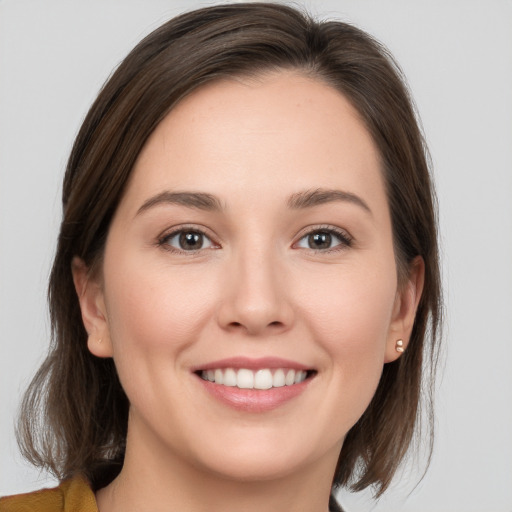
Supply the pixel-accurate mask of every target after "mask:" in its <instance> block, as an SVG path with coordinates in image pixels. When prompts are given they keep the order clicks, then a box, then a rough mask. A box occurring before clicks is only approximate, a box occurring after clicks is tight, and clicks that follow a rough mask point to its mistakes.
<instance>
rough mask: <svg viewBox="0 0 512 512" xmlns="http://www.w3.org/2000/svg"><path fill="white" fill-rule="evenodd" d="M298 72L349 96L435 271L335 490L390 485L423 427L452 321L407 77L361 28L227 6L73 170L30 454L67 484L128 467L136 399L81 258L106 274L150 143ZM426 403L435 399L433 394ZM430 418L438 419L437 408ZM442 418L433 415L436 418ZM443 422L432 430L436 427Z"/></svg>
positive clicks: (126, 75) (119, 100)
mask: <svg viewBox="0 0 512 512" xmlns="http://www.w3.org/2000/svg"><path fill="white" fill-rule="evenodd" d="M280 69H296V70H298V71H300V72H302V73H304V74H307V75H308V76H311V77H314V78H316V79H318V80H322V81H324V82H325V83H327V84H329V85H331V86H332V87H334V88H335V89H337V90H338V91H340V92H341V93H342V94H343V95H344V96H345V97H346V98H348V99H349V101H351V102H352V104H353V105H354V107H355V108H356V109H357V110H358V112H359V114H360V116H361V118H362V119H363V121H364V123H365V124H366V127H367V129H368V130H369V132H370V133H371V135H372V137H373V139H374V141H375V144H376V145H377V147H378V149H379V152H380V156H381V161H382V170H383V174H384V176H385V180H386V186H387V195H388V200H389V207H390V212H391V218H392V224H393V236H394V245H395V252H396V261H397V268H398V274H399V279H400V280H401V282H403V280H404V278H405V277H406V276H407V272H408V268H409V264H410V262H411V261H412V260H413V258H415V257H416V256H418V255H420V256H421V257H422V258H423V259H424V261H425V286H424V290H423V295H422V297H421V301H420V303H419V307H418V310H417V315H416V319H415V324H414V328H413V332H412V336H411V339H410V342H409V345H408V347H407V350H406V351H405V353H404V354H403V356H402V357H400V358H399V359H398V360H397V361H395V362H393V363H389V364H386V365H385V367H384V370H383V374H382V377H381V380H380V383H379V386H378V389H377V392H376V394H375V396H374V398H373V400H372V402H371V404H370V405H369V407H368V409H367V410H366V411H365V413H364V414H363V416H362V417H361V418H360V419H359V421H358V422H357V424H356V425H355V426H354V427H353V428H352V429H351V430H350V431H349V433H348V435H347V437H346V439H345V442H344V444H343V448H342V451H341V454H340V457H339V462H338V466H337V469H336V474H335V477H334V485H350V484H351V485H352V488H353V489H355V490H360V489H363V488H365V487H367V486H370V485H374V484H375V485H376V486H377V494H380V493H382V492H383V491H384V490H385V489H386V487H387V486H388V485H389V483H390V480H391V478H392V476H393V474H394V473H395V471H396V469H397V467H398V465H399V464H400V462H401V461H402V459H403V457H404V455H405V453H406V451H407V449H408V447H409V446H410V444H411V441H412V439H413V437H414V432H415V430H416V427H417V426H418V424H419V422H418V418H419V415H420V410H421V409H420V407H419V404H420V398H421V395H422V371H426V374H427V384H428V382H432V380H429V379H428V378H431V377H433V371H434V370H435V366H436V359H437V349H436V347H437V343H438V342H437V340H438V336H437V335H438V331H439V325H440V320H441V294H440V277H439V262H438V248H437V228H436V218H435V211H436V210H435V196H434V191H433V186H432V183H431V180H430V176H429V166H428V157H427V150H426V146H425V143H424V140H423V137H422V135H421V132H420V130H419V128H418V123H417V120H416V116H415V112H414V109H413V106H412V102H411V100H410V98H409V95H408V91H407V88H406V86H405V85H404V79H403V76H402V74H401V71H400V69H399V68H398V66H397V65H396V63H395V62H394V60H393V58H392V57H391V56H390V55H389V53H388V52H387V51H386V50H385V49H384V48H383V47H382V46H381V45H380V44H379V43H378V42H376V41H375V40H374V39H372V38H371V37H370V36H369V35H367V34H365V33H364V32H362V31H361V30H359V29H357V28H355V27H353V26H351V25H348V24H345V23H342V22H337V21H327V22H316V21H314V20H313V19H311V18H310V17H309V16H307V15H304V14H302V13H300V12H298V11H297V10H295V9H293V8H291V7H288V6H284V5H279V4H265V3H247V4H235V5H220V6H215V7H210V8H205V9H200V10H197V11H193V12H190V13H186V14H183V15H181V16H179V17H177V18H174V19H172V20H171V21H169V22H167V23H165V24H164V25H163V26H161V27H160V28H158V29H157V30H155V31H154V32H153V33H151V34H150V35H149V36H147V37H146V38H145V39H144V40H143V41H141V42H140V43H139V44H138V45H137V46H136V48H135V49H134V50H133V51H132V52H131V53H130V54H129V55H128V56H127V57H126V59H125V60H124V61H123V62H122V63H121V64H120V66H119V67H118V69H117V70H116V71H115V72H114V74H113V75H112V77H111V78H110V79H109V80H108V81H107V82H106V84H105V85H104V87H103V89H102V90H101V92H100V94H99V96H98V98H97V99H96V101H95V102H94V104H93V106H92V107H91V109H90V111H89V113H88V115H87V117H86V118H85V121H84V123H83V125H82V127H81V130H80V132H79V134H78V136H77V138H76V141H75V144H74V146H73V150H72V153H71V156H70V158H69V162H68V165H67V169H66V174H65V178H64V187H63V209H64V213H63V221H62V225H61V231H60V236H59V241H58V247H57V253H56V256H55V261H54V265H53V269H52V273H51V278H50V285H49V303H50V314H51V322H52V328H53V331H52V334H53V337H52V344H51V347H50V352H49V355H48V358H47V359H46V361H45V362H44V364H43V366H42V367H41V369H40V370H39V372H38V373H37V375H36V376H35V378H34V380H33V382H32V383H31V386H30V388H29V389H28V391H27V394H26V395H25V398H24V402H23V405H22V415H21V420H20V426H19V431H18V434H19V441H20V445H21V447H22V450H23V452H24V454H25V456H26V457H27V458H28V459H29V460H31V461H32V462H33V463H34V464H36V465H38V466H41V467H43V468H46V469H49V470H50V471H52V472H53V473H54V474H56V475H57V476H58V477H60V478H66V477H68V476H70V475H72V474H73V473H76V472H78V471H79V472H83V473H85V475H86V476H88V477H89V478H91V479H93V480H94V479H96V481H98V478H100V477H99V476H98V475H99V474H100V472H101V468H102V466H104V465H105V464H112V463H113V462H117V463H118V468H119V467H120V464H122V460H123V457H124V450H125V440H126V429H127V418H128V408H129V404H128V399H127V397H126V395H125V393H124V391H123V389H122V387H121V384H120V382H119V379H118V377H117V373H116V369H115V366H114V363H113V361H112V360H111V359H99V358H96V357H94V356H93V355H91V354H90V352H89V351H88V349H87V343H86V340H87V333H86V331H85V329H84V326H83V323H82V320H81V315H80V308H79V303H78V300H77V296H76V292H75V288H74V285H73V280H72V274H71V261H72V258H73V257H74V256H79V257H80V258H81V259H82V260H83V261H84V262H85V263H86V264H87V265H88V267H89V268H91V269H93V268H98V266H99V265H100V264H101V258H102V252H103V249H104V244H105V239H106V235H107V232H108V229H109V225H110V222H111V220H112V217H113V214H114V212H115V211H116V208H117V205H118V204H119V201H120V199H121V197H122V195H123V191H124V189H125V187H126V184H127V182H128V180H129V177H130V173H131V170H132V168H133V165H134V162H135V160H136V158H137V156H138V154H139V152H140V151H141V149H142V147H143V146H144V144H145V142H146V140H147V139H148V137H149V135H150V134H151V133H152V131H153V130H154V129H155V127H156V126H157V125H158V124H159V123H160V121H161V120H162V119H163V118H164V117H165V115H166V114H167V113H168V112H169V110H170V109H172V108H173V106H175V105H176V104H177V102H179V101H180V100H181V99H182V98H183V97H184V96H186V95H188V94H190V93H191V92H192V91H193V90H195V89H196V88H198V87H200V86H201V85H203V84H206V83H208V82H212V81H214V80H219V79H222V78H228V77H235V76H240V75H247V74H261V73H263V72H267V71H275V70H280ZM426 392H427V393H426V397H427V402H428V403H429V404H430V405H431V401H430V400H429V399H431V398H432V388H431V387H429V386H428V385H427V387H426ZM428 410H429V411H430V412H431V411H432V409H431V408H429V409H428ZM429 419H430V420H431V418H429ZM430 423H431V421H430Z"/></svg>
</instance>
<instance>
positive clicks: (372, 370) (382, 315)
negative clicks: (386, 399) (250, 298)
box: [299, 265, 396, 430]
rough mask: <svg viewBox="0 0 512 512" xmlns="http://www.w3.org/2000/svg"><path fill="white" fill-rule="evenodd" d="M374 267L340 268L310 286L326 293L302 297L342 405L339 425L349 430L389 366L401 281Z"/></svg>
mask: <svg viewBox="0 0 512 512" xmlns="http://www.w3.org/2000/svg"><path fill="white" fill-rule="evenodd" d="M366 268H369V267H366ZM374 268H375V270H373V271H368V270H366V269H365V270H361V271H358V270H356V269H353V268H352V269H350V270H349V269H348V268H347V269H345V270H344V269H343V268H339V269H337V271H336V272H333V273H331V275H330V278H329V279H327V276H325V278H324V279H322V280H320V281H319V280H318V279H314V280H313V281H311V282H310V285H312V284H313V282H316V283H318V282H323V283H324V284H323V286H322V291H321V293H320V290H319V289H317V293H311V287H310V293H309V294H307V293H306V292H305V290H302V292H301V295H299V296H302V297H304V300H303V302H302V305H301V315H302V317H303V318H304V319H305V322H306V324H307V328H308V329H309V331H310V333H311V335H312V336H313V337H314V339H315V341H316V343H317V345H318V346H319V347H321V348H322V350H323V352H324V354H325V355H326V357H325V361H326V362H327V363H326V365H327V372H328V374H329V376H330V378H331V379H332V383H333V385H332V386H330V388H329V393H330V394H331V403H337V404H339V408H338V409H337V410H336V411H335V413H334V414H336V415H337V419H336V421H335V422H334V423H336V422H338V423H337V424H339V425H344V428H345V429H346V430H348V429H349V428H350V427H351V426H352V425H353V424H354V423H355V422H356V421H357V420H358V419H359V417H360V416H361V415H362V414H363V412H364V410H365V409H366V407H367V406H368V404H369V402H370V400H371V399H372V397H373V394H374V393H375V390H376V388H377V385H378V382H379V379H380V376H381V374H382V369H383V365H384V358H385V349H386V342H387V339H388V331H389V327H390V323H391V317H392V311H393V304H394V299H395V292H396V281H395V280H394V279H393V275H394V271H393V270H391V271H390V270H389V269H387V270H385V269H383V268H382V266H379V265H376V266H375V267H374ZM389 276H391V277H389ZM316 277H317V278H318V277H319V276H316ZM326 414H328V411H326Z"/></svg>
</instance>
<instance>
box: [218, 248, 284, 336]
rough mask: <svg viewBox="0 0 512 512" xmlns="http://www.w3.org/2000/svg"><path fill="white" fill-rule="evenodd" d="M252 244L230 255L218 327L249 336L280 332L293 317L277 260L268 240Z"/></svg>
mask: <svg viewBox="0 0 512 512" xmlns="http://www.w3.org/2000/svg"><path fill="white" fill-rule="evenodd" d="M254 242H255V241H254V240H253V242H252V243H248V244H243V245H241V246H240V247H239V249H238V250H235V251H233V255H232V259H231V261H230V265H229V268H228V269H227V271H228V273H229V277H228V279H229V286H228V287H227V288H226V291H227V293H226V295H225V296H224V300H223V304H222V314H221V323H222V324H223V326H224V327H227V328H230V329H233V328H237V329H243V330H245V331H247V333H249V334H259V333H262V332H264V331H267V330H271V331H276V330H284V329H286V328H287V327H289V325H290V324H291V322H292V316H293V315H292V308H291V304H290V303H289V300H288V296H287V293H286V286H285V276H284V275H283V273H282V264H281V263H282V262H280V256H279V254H278V251H277V250H275V248H274V247H273V246H272V244H271V243H269V240H266V241H265V242H264V241H261V242H260V243H254Z"/></svg>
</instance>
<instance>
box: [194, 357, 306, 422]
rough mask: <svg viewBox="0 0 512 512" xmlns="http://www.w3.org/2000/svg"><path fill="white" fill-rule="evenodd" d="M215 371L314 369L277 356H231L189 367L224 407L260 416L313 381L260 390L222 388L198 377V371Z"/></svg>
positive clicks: (303, 389)
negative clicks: (259, 414) (218, 369)
mask: <svg viewBox="0 0 512 512" xmlns="http://www.w3.org/2000/svg"><path fill="white" fill-rule="evenodd" d="M217 368H221V369H225V368H233V369H240V368H246V369H248V370H258V369H262V368H268V369H275V368H290V369H294V370H313V368H311V367H308V366H306V365H304V364H301V363H297V362H296V361H291V360H289V359H282V358H276V357H262V358H255V359H253V358H247V357H232V358H228V359H220V360H217V361H212V362H209V363H206V364H203V365H200V366H197V367H194V368H192V371H193V373H194V376H195V377H196V378H197V380H198V381H199V383H200V385H202V387H203V389H204V390H205V391H206V392H207V393H208V394H209V395H210V396H212V397H213V398H215V399H216V400H217V401H219V402H221V403H223V404H224V405H227V406H229V407H230V408H233V409H236V410H238V411H242V412H251V413H263V412H268V411H272V410H274V409H277V408H278V407H281V406H283V405H285V404H286V403H288V402H289V401H291V400H293V399H294V398H296V397H298V396H300V395H301V394H302V393H304V392H305V391H306V390H307V388H308V386H309V385H310V383H311V381H312V380H313V379H314V375H313V376H310V377H309V378H306V380H304V381H302V382H300V383H299V384H293V385H291V386H282V387H278V388H270V389H265V390H259V389H240V388H237V387H230V386H223V385H222V384H215V383H214V382H210V381H207V380H204V379H202V378H201V376H200V375H199V372H201V371H202V370H213V369H217Z"/></svg>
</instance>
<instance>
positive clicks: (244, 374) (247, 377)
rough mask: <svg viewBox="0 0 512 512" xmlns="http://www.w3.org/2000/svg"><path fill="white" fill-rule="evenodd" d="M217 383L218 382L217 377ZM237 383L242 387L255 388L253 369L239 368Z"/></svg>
mask: <svg viewBox="0 0 512 512" xmlns="http://www.w3.org/2000/svg"><path fill="white" fill-rule="evenodd" d="M215 372H217V370H215ZM215 383H216V384H218V382H217V379H215ZM221 384H222V383H221ZM236 385H237V386H238V387H239V388H241V389H252V388H254V373H252V372H251V370H245V369H244V368H242V369H241V370H238V373H237V374H236Z"/></svg>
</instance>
